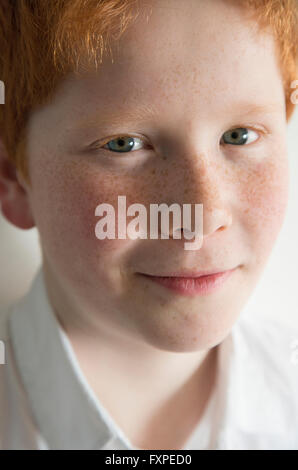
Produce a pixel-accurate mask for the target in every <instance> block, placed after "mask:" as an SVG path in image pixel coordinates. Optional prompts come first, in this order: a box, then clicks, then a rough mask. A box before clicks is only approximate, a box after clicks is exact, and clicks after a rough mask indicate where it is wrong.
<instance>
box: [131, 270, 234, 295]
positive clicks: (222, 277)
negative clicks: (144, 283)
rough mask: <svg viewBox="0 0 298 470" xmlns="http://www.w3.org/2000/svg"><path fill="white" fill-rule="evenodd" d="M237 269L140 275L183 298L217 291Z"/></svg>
mask: <svg viewBox="0 0 298 470" xmlns="http://www.w3.org/2000/svg"><path fill="white" fill-rule="evenodd" d="M237 268H238V266H237V267H235V268H233V269H228V270H226V271H220V272H218V271H217V272H214V271H213V272H212V271H204V272H203V274H202V271H200V272H192V273H190V274H189V273H187V274H186V273H185V272H184V273H179V276H178V275H177V273H171V274H168V275H167V276H152V275H150V274H143V273H138V274H141V275H142V276H145V277H146V278H147V279H149V280H151V281H153V282H156V283H158V284H160V285H162V286H163V287H165V288H167V289H170V290H172V291H174V292H176V293H178V294H181V295H185V296H196V295H207V294H210V293H213V292H215V291H217V290H218V289H219V288H220V287H221V286H222V285H223V284H224V282H225V281H226V280H227V279H228V278H229V277H230V276H231V275H232V274H233V273H234V272H235V271H236V269H237ZM206 273H207V274H206Z"/></svg>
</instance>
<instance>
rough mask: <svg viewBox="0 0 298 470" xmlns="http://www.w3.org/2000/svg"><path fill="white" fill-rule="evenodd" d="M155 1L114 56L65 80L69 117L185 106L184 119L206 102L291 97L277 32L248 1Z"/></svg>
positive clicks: (208, 105) (209, 105) (210, 105)
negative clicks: (244, 4)
mask: <svg viewBox="0 0 298 470" xmlns="http://www.w3.org/2000/svg"><path fill="white" fill-rule="evenodd" d="M146 5H147V6H146ZM148 5H149V6H150V5H151V2H147V3H146V4H144V10H143V12H142V14H141V15H140V16H139V17H138V19H137V20H136V21H135V22H134V23H133V25H132V26H131V27H129V28H128V30H127V31H126V32H125V33H124V35H123V36H122V37H121V38H120V40H119V41H118V42H117V43H115V44H114V45H112V57H113V60H111V58H110V57H108V56H106V57H105V58H104V60H103V63H102V65H100V68H99V70H98V72H97V73H94V72H90V73H89V74H85V75H84V78H79V79H77V78H74V77H70V78H69V80H66V81H65V82H64V84H63V85H62V86H61V88H60V92H59V93H58V94H57V99H58V101H56V102H55V104H57V102H58V103H59V104H61V103H63V105H64V110H65V113H66V115H67V116H68V118H69V119H72V118H75V117H76V116H77V114H78V113H79V115H80V118H81V119H83V118H84V117H86V119H87V118H88V116H89V117H90V118H91V120H92V113H94V114H95V115H96V114H97V113H98V112H99V111H100V112H101V115H102V120H103V121H105V119H106V121H107V123H108V122H109V115H108V114H106V113H109V112H110V113H111V112H113V109H114V117H115V118H116V117H117V113H119V112H122V111H123V112H126V113H127V114H129V113H130V109H131V113H132V114H135V116H136V115H137V116H138V114H137V108H138V109H139V110H140V113H139V114H140V115H144V116H145V115H147V116H148V118H149V117H150V116H156V113H159V116H160V118H161V116H162V115H163V113H165V116H167V118H171V116H175V115H176V114H175V113H176V112H177V113H179V115H180V116H181V118H182V119H183V118H184V117H185V116H186V115H187V116H188V117H190V116H191V113H192V112H195V113H199V112H200V110H202V109H205V111H206V110H209V111H210V112H211V111H215V110H216V111H218V110H219V109H220V107H222V109H223V112H226V109H227V106H230V103H231V99H232V100H234V101H235V103H238V102H241V101H242V102H243V101H245V99H246V101H247V102H248V103H249V102H250V101H251V103H259V104H263V103H264V104H266V103H267V102H268V103H269V104H270V103H272V101H273V97H274V101H275V102H280V103H281V102H282V101H283V89H282V79H281V73H280V70H279V68H278V61H277V56H276V49H275V47H276V46H275V42H274V40H273V37H272V36H270V35H268V34H266V33H261V34H260V33H259V32H258V27H257V25H256V24H255V23H254V21H252V20H251V19H250V18H249V12H248V11H246V10H245V9H244V8H240V7H239V6H235V5H234V2H233V3H232V4H231V3H230V2H226V1H224V0H208V2H206V1H205V0H188V1H187V2H181V0H161V1H159V2H154V3H153V2H152V5H151V6H152V8H148ZM147 13H148V15H147ZM59 98H61V99H60V101H59ZM182 103H183V109H182V106H181V104H182ZM129 107H130V109H129ZM176 107H177V108H176ZM69 108H71V110H72V112H69V111H70V109H69ZM169 109H170V113H171V116H169V115H168V114H167V110H169ZM146 113H147V114H146ZM183 113H184V114H183ZM127 117H128V116H127ZM119 119H120V120H121V116H120V115H119Z"/></svg>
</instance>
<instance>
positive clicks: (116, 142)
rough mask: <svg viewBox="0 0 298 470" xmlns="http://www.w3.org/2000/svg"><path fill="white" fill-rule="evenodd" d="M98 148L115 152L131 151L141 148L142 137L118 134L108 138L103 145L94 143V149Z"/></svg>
mask: <svg viewBox="0 0 298 470" xmlns="http://www.w3.org/2000/svg"><path fill="white" fill-rule="evenodd" d="M100 148H102V149H107V150H110V151H111V152H115V153H131V151H135V150H140V149H141V148H142V139H140V138H139V137H134V136H132V135H124V136H119V137H115V138H114V139H111V140H109V141H108V142H107V143H106V144H104V145H96V149H100ZM144 148H145V147H144Z"/></svg>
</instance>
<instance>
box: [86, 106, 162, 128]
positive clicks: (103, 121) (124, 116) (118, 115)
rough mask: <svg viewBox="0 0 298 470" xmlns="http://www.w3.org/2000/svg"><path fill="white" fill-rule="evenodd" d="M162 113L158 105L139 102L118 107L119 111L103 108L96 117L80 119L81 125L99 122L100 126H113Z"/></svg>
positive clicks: (146, 118) (139, 120)
mask: <svg viewBox="0 0 298 470" xmlns="http://www.w3.org/2000/svg"><path fill="white" fill-rule="evenodd" d="M109 109H110V108H109ZM158 114H160V111H158V110H157V107H156V106H155V105H153V104H145V105H140V104H138V105H137V106H136V107H135V108H132V109H130V108H129V109H127V108H121V107H120V108H118V110H117V112H112V113H111V112H109V111H108V110H106V109H105V108H103V109H102V110H101V111H100V116H99V113H96V114H95V115H94V117H93V118H92V117H91V118H90V117H88V118H87V119H86V120H83V121H80V125H82V124H83V125H88V124H89V123H90V124H94V122H96V123H98V124H99V125H100V126H111V125H116V126H117V125H121V124H124V123H134V122H136V121H138V122H142V121H145V120H148V119H153V118H156V117H157V116H158Z"/></svg>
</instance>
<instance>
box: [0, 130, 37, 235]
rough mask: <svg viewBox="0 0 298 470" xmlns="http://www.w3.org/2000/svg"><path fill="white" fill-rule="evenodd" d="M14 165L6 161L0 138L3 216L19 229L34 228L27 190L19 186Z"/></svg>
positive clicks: (0, 203)
mask: <svg viewBox="0 0 298 470" xmlns="http://www.w3.org/2000/svg"><path fill="white" fill-rule="evenodd" d="M21 182H22V178H21V177H20V175H19V173H18V171H17V169H16V167H15V165H14V164H13V163H12V162H11V161H10V160H9V159H8V154H7V151H6V149H5V146H4V144H3V141H2V139H1V137H0V208H1V209H2V214H3V216H4V217H5V218H6V219H7V220H8V222H10V223H11V224H13V225H15V226H16V227H18V228H21V229H30V228H32V227H34V226H35V222H34V219H33V215H32V212H31V207H30V203H29V194H28V189H25V185H24V184H21Z"/></svg>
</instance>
